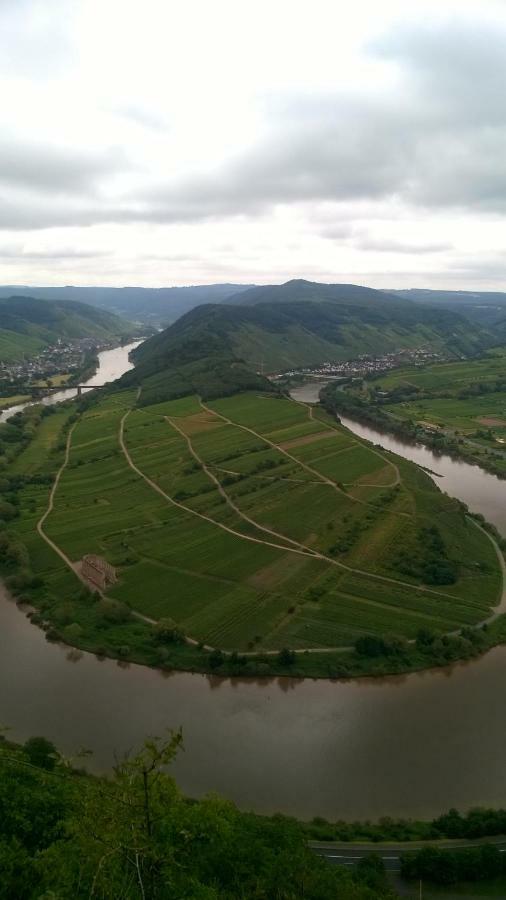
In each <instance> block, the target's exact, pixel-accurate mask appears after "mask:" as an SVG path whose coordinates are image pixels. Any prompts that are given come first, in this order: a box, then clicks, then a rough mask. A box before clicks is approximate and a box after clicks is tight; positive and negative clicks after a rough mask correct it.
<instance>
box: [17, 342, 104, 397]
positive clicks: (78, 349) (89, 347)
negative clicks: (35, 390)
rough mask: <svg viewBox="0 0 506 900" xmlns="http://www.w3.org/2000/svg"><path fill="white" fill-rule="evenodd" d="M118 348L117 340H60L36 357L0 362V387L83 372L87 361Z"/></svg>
mask: <svg viewBox="0 0 506 900" xmlns="http://www.w3.org/2000/svg"><path fill="white" fill-rule="evenodd" d="M115 346H117V341H115V340H110V339H109V340H97V338H96V337H93V338H76V339H73V340H68V339H67V340H65V339H62V338H60V339H58V341H57V342H56V344H53V345H52V346H49V347H45V348H44V350H41V351H40V353H38V354H37V355H36V356H32V357H29V358H28V357H27V358H26V359H23V360H18V361H17V362H0V384H1V385H2V387H5V386H7V385H11V386H16V385H19V384H24V385H29V384H30V383H32V382H36V381H40V380H48V379H51V378H52V377H54V376H56V375H62V374H72V373H73V372H76V371H78V370H79V369H81V368H82V367H83V366H84V365H86V363H87V362H88V360H89V359H90V358H91V357H92V356H95V355H96V354H97V353H100V352H101V351H102V350H109V349H112V348H113V347H115Z"/></svg>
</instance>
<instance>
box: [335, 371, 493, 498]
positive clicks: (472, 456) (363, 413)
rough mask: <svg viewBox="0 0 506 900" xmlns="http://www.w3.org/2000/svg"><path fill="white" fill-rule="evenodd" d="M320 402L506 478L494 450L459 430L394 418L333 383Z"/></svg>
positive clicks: (411, 441) (388, 432)
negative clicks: (477, 442)
mask: <svg viewBox="0 0 506 900" xmlns="http://www.w3.org/2000/svg"><path fill="white" fill-rule="evenodd" d="M321 403H322V405H323V407H324V409H326V410H327V411H328V412H330V413H331V414H333V415H336V416H338V417H341V416H343V415H344V416H346V417H349V418H351V419H354V420H356V421H357V422H361V423H363V424H364V425H370V426H371V427H372V428H375V429H378V430H379V431H382V432H384V433H385V434H390V435H392V436H394V437H396V438H398V439H400V440H402V441H404V442H405V443H410V444H412V445H413V446H416V445H417V444H423V445H424V446H425V447H426V448H427V449H428V450H431V451H433V452H434V453H435V454H443V455H446V456H449V457H450V458H451V459H454V460H462V461H463V462H466V463H468V464H469V465H475V466H479V467H480V468H481V469H483V470H484V471H485V472H488V473H490V474H491V475H495V476H496V478H500V479H503V480H504V479H506V471H505V469H504V468H503V467H501V466H498V464H497V462H496V461H495V459H494V454H493V452H490V451H487V452H486V453H485V452H483V451H484V450H485V449H486V448H482V447H480V445H479V444H476V442H475V443H474V444H473V443H472V442H470V441H468V440H466V438H464V437H462V436H460V435H458V434H456V433H450V432H447V431H445V430H444V429H442V428H436V427H432V426H429V425H427V426H426V427H424V426H423V425H422V424H420V423H415V422H412V421H409V420H408V421H406V420H404V419H401V418H394V417H393V416H392V415H390V414H389V413H387V412H385V411H384V410H383V409H382V407H381V406H378V405H377V404H372V403H370V402H368V401H367V400H363V399H360V398H358V397H356V396H354V395H353V394H350V393H348V392H347V391H345V390H344V391H343V390H340V389H337V390H336V388H335V386H333V385H328V386H327V387H326V389H324V390H322V393H321ZM499 452H500V454H501V456H503V455H504V454H503V452H502V451H499Z"/></svg>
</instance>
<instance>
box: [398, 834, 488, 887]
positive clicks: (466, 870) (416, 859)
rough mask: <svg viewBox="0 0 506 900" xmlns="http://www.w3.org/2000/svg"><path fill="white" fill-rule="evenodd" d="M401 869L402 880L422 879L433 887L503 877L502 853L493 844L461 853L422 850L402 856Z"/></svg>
mask: <svg viewBox="0 0 506 900" xmlns="http://www.w3.org/2000/svg"><path fill="white" fill-rule="evenodd" d="M401 866H402V875H403V877H404V878H407V879H415V878H417V879H420V878H422V879H426V880H427V881H431V882H433V883H434V884H455V883H456V882H458V881H473V882H476V881H485V880H489V879H491V878H497V877H498V876H500V875H506V859H505V858H504V853H501V852H500V850H498V848H497V847H495V846H494V845H493V844H483V845H482V846H478V847H466V848H462V849H461V850H442V849H439V848H438V847H424V848H423V849H422V850H418V851H417V852H416V853H410V854H406V856H403V857H402V863H401Z"/></svg>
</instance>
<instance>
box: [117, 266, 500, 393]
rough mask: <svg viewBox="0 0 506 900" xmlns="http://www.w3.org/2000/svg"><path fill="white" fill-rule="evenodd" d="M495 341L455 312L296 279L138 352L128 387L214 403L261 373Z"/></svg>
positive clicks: (212, 308)
mask: <svg viewBox="0 0 506 900" xmlns="http://www.w3.org/2000/svg"><path fill="white" fill-rule="evenodd" d="M491 343H492V339H491V336H490V335H489V334H488V332H486V331H485V330H483V329H481V328H479V327H477V326H474V325H471V324H470V323H469V321H468V320H467V319H466V318H465V317H463V316H460V315H458V314H456V313H453V312H451V311H449V310H446V309H432V308H431V307H426V306H421V305H418V304H414V303H409V302H408V301H407V300H405V299H397V298H395V297H390V296H388V295H386V294H384V293H383V292H381V291H375V290H373V289H372V288H363V287H359V286H356V285H325V284H316V283H312V282H308V281H290V282H287V284H284V285H279V286H274V287H262V288H252V289H251V290H248V291H244V292H242V293H241V294H240V295H236V296H235V298H234V302H232V301H230V302H229V301H227V302H226V303H221V304H219V305H218V304H208V305H205V306H200V307H197V308H196V309H193V310H191V311H190V312H189V313H187V314H186V315H185V316H182V317H181V319H179V320H178V321H177V322H175V323H174V324H173V325H172V326H170V328H167V329H166V330H165V331H163V332H161V333H160V334H157V335H155V336H154V337H152V338H150V340H148V341H146V342H145V343H144V344H143V345H142V346H140V347H139V348H138V349H137V350H136V351H135V353H134V359H135V362H136V370H135V373H130V374H129V375H127V376H126V379H125V380H126V383H128V384H131V383H133V382H136V383H140V382H141V381H142V382H145V381H146V379H147V380H148V382H149V383H148V384H145V387H146V388H147V389H148V391H147V394H146V392H145V396H148V397H149V398H150V402H154V400H153V399H151V398H152V397H156V399H157V400H162V399H167V398H169V397H175V396H181V395H182V394H183V393H187V392H188V390H191V391H195V392H197V393H200V394H202V395H203V396H206V397H212V396H218V395H219V394H220V393H222V394H228V393H232V392H233V391H234V389H235V390H245V389H249V388H252V387H255V386H259V380H260V376H259V375H257V374H256V373H257V372H258V371H259V370H263V371H266V372H276V371H283V370H286V369H289V368H291V367H295V366H304V365H311V364H317V363H321V362H323V361H327V360H328V361H336V362H337V361H341V360H346V359H353V358H354V357H357V356H359V355H360V354H364V353H369V354H381V353H385V352H389V351H393V350H398V349H401V348H409V347H418V346H422V345H427V344H429V345H430V346H431V347H432V348H433V349H436V350H441V351H444V352H445V353H447V354H448V355H453V356H457V357H461V356H471V355H473V354H475V353H477V352H480V351H481V350H482V349H483V348H484V347H486V346H490V344H491ZM261 381H262V382H263V383H264V384H265V381H264V380H263V379H261Z"/></svg>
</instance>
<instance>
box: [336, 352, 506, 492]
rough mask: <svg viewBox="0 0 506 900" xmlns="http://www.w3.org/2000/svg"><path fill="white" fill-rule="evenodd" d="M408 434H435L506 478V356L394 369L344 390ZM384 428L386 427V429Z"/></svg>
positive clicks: (453, 449) (497, 354) (492, 354)
mask: <svg viewBox="0 0 506 900" xmlns="http://www.w3.org/2000/svg"><path fill="white" fill-rule="evenodd" d="M348 391H351V395H352V396H353V395H355V396H356V397H358V398H359V399H360V400H365V401H366V402H367V403H368V404H370V408H371V409H372V410H374V409H377V410H378V411H379V412H380V413H381V414H382V415H385V414H386V415H387V416H389V417H390V420H391V422H392V423H393V425H395V424H396V423H399V424H400V425H401V426H402V427H407V428H408V429H410V430H411V431H413V429H416V428H418V429H420V431H421V432H422V431H424V430H425V432H426V433H427V432H430V431H431V430H432V434H433V435H434V434H438V435H439V438H438V440H440V442H441V447H440V449H441V450H444V449H445V444H447V449H448V450H449V451H450V452H453V453H457V454H458V455H461V456H463V457H464V458H466V459H469V460H470V461H472V462H477V463H478V464H480V465H482V466H483V467H484V468H487V469H489V470H490V471H493V472H494V473H496V474H499V475H501V474H506V351H505V350H504V349H496V350H494V351H490V352H489V353H488V354H487V355H486V356H485V357H483V358H482V359H471V360H460V361H454V362H446V363H436V364H433V365H429V366H424V367H413V366H412V367H406V368H402V369H396V370H394V371H392V372H389V373H387V374H385V375H381V376H378V377H376V378H374V379H368V380H367V381H364V383H363V386H362V387H361V388H357V387H356V386H352V387H351V388H348ZM384 424H386V422H385V423H384Z"/></svg>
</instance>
